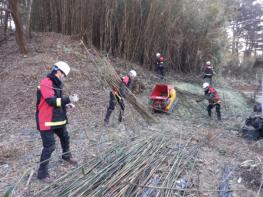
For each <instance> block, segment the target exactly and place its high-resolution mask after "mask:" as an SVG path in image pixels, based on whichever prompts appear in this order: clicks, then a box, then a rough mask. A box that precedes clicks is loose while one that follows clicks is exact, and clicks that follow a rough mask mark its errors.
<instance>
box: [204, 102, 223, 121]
mask: <svg viewBox="0 0 263 197" xmlns="http://www.w3.org/2000/svg"><path fill="white" fill-rule="evenodd" d="M214 107H215V108H216V114H217V119H218V120H221V111H220V108H221V106H220V104H219V103H216V104H209V105H208V106H207V112H208V116H209V117H212V109H213V108H214Z"/></svg>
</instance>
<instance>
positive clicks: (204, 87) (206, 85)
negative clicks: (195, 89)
mask: <svg viewBox="0 0 263 197" xmlns="http://www.w3.org/2000/svg"><path fill="white" fill-rule="evenodd" d="M208 87H209V83H207V82H205V83H203V89H204V90H206V89H207V88H208Z"/></svg>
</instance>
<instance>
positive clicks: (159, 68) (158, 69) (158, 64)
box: [156, 53, 164, 79]
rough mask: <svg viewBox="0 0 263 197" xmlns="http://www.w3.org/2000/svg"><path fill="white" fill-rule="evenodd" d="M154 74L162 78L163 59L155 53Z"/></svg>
mask: <svg viewBox="0 0 263 197" xmlns="http://www.w3.org/2000/svg"><path fill="white" fill-rule="evenodd" d="M156 72H157V73H158V74H160V75H161V79H163V78H164V57H163V56H162V55H161V54H160V53H156Z"/></svg>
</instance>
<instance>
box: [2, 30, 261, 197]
mask: <svg viewBox="0 0 263 197" xmlns="http://www.w3.org/2000/svg"><path fill="white" fill-rule="evenodd" d="M28 45H29V51H30V53H29V54H28V56H27V57H23V56H21V55H19V52H18V49H17V47H16V43H15V38H14V37H10V38H9V40H8V41H5V43H4V44H3V45H1V46H0V60H1V64H0V69H1V71H0V83H1V85H0V92H1V102H0V114H1V116H0V138H1V141H0V192H1V193H4V192H6V191H7V190H8V189H10V188H12V187H13V186H14V185H16V188H13V189H14V192H15V193H14V196H34V195H36V196H44V195H47V196H50V195H51V196H52V195H54V196H57V195H59V194H60V196H61V195H62V194H63V195H65V196H67V195H69V193H70V192H72V195H73V194H74V192H75V195H81V194H82V195H84V196H85V195H86V196H89V195H95V194H97V195H99V196H100V195H101V196H119V195H122V194H126V196H133V195H135V194H136V195H138V196H147V195H148V196H150V195H152V196H156V194H158V195H160V196H164V195H163V194H165V195H166V196H172V195H176V194H178V195H179V194H180V195H182V196H216V195H217V194H218V193H219V191H218V190H221V189H219V188H222V187H220V185H222V183H225V182H228V183H229V185H230V190H233V191H232V192H233V196H241V197H242V196H244V197H245V196H253V195H256V194H257V193H258V189H259V188H260V186H261V184H262V174H261V167H262V165H261V161H262V159H263V155H262V150H263V144H262V142H261V141H259V142H257V143H255V142H249V141H247V140H246V139H243V138H242V137H241V136H240V134H239V132H238V131H239V129H240V127H241V125H242V124H243V121H244V120H245V118H246V117H247V116H248V115H249V114H250V113H251V111H252V107H251V105H250V104H249V103H248V99H247V98H245V97H244V96H243V93H241V92H239V91H238V90H237V88H235V89H234V88H233V87H231V86H230V85H229V83H228V82H227V80H223V79H222V78H220V77H217V78H216V88H217V89H218V92H219V94H220V96H221V97H222V100H223V109H222V117H223V121H222V122H217V121H216V120H215V116H214V118H213V120H209V119H208V118H207V114H206V113H207V112H206V101H203V102H200V103H197V102H196V101H195V98H193V97H191V95H190V94H189V95H187V94H183V93H180V92H179V91H178V98H179V103H178V106H177V107H176V109H175V112H174V113H172V114H170V115H166V114H160V113H158V114H155V117H156V119H157V120H158V123H157V124H152V125H147V124H146V122H145V121H144V120H143V119H142V118H141V117H140V115H139V114H138V113H137V112H136V111H135V110H134V109H133V108H132V106H131V105H129V104H127V111H126V112H125V119H124V120H125V121H124V122H123V123H121V124H119V123H118V118H117V116H118V110H119V109H118V108H117V110H115V112H114V114H113V116H112V121H111V125H110V127H109V128H105V127H104V126H103V118H104V114H105V111H106V106H107V104H108V99H109V98H108V97H109V88H108V87H107V86H106V84H105V82H104V81H102V80H101V78H100V76H99V75H98V73H97V72H96V68H95V67H94V65H93V64H92V61H91V60H90V59H89V58H88V56H87V54H86V51H85V50H84V48H83V47H82V46H81V45H80V41H79V40H78V39H73V38H72V37H70V36H62V35H61V34H56V33H38V34H34V36H33V38H32V39H31V40H30V42H29V43H28ZM59 60H63V61H66V62H68V63H69V65H71V67H72V72H71V73H70V76H69V77H68V78H67V79H66V82H65V87H64V88H65V93H66V94H72V93H77V94H79V95H80V102H79V103H77V105H76V109H74V110H72V111H70V112H69V115H68V116H69V122H70V124H69V125H68V130H69V133H70V137H71V149H72V153H73V155H74V157H75V158H77V159H78V160H79V162H80V166H81V167H80V168H79V169H78V168H77V169H76V168H74V167H72V166H69V165H68V164H66V163H65V162H63V161H62V160H61V159H60V151H61V150H60V145H59V142H58V140H57V142H56V143H57V144H56V145H57V149H56V151H55V152H54V153H53V155H52V160H51V164H50V172H51V174H52V175H54V176H55V178H56V179H59V180H58V181H57V182H56V184H53V185H50V187H49V185H46V184H44V183H41V182H40V181H39V180H37V179H36V175H35V173H34V174H33V176H32V178H31V177H30V176H29V175H30V173H31V172H35V170H36V169H37V167H38V164H37V162H38V161H39V157H40V153H41V148H42V144H41V139H40V135H39V133H38V131H37V130H36V127H35V120H34V118H35V103H36V89H37V86H38V83H39V81H40V80H41V78H43V77H44V76H45V75H46V74H47V72H48V70H49V69H50V67H51V65H52V64H53V63H54V62H56V61H59ZM112 62H113V64H114V65H115V69H116V70H117V71H118V73H123V74H125V73H126V72H127V71H128V70H129V69H130V68H133V69H135V70H136V71H137V73H138V79H139V81H141V82H142V83H143V84H144V85H145V87H146V89H145V90H144V92H143V93H140V94H138V95H137V97H138V98H140V99H141V101H142V102H143V103H145V105H147V103H148V96H149V94H150V92H151V90H152V88H153V87H154V85H155V84H156V83H158V82H160V80H159V78H158V77H157V76H155V75H154V73H152V72H150V71H148V70H144V69H143V68H141V67H139V66H137V65H134V64H131V63H129V62H125V61H123V60H119V59H113V60H112ZM193 79H194V80H193ZM165 83H168V84H171V85H174V86H175V87H178V88H180V90H184V91H187V92H190V93H193V94H198V95H202V94H203V92H202V89H201V84H202V81H201V79H199V78H197V77H192V76H184V75H179V74H169V76H167V78H166V81H165ZM213 113H215V112H214V111H213ZM248 160H252V164H255V166H254V167H251V165H252V164H251V165H250V166H249V165H248V166H245V167H244V165H245V164H247V163H249V162H246V161H248ZM244 162H246V163H244ZM116 163H117V164H118V165H116ZM242 164H243V165H242ZM224 169H230V171H231V173H230V174H231V176H230V175H229V176H228V175H227V178H223V171H224ZM74 170H75V171H74ZM83 171H84V173H83ZM70 172H72V173H73V174H70ZM24 173H26V174H25V176H24V177H23V178H22V179H21V180H20V178H21V177H22V176H23V174H24ZM67 173H68V174H67ZM62 176H64V178H62ZM98 177H99V178H98ZM182 178H183V179H182ZM76 179H78V180H79V181H83V182H82V183H86V185H87V187H83V185H82V184H79V185H78V183H77V182H74V180H76ZM156 180H158V181H157V182H156ZM178 180H188V181H189V182H191V184H190V185H189V187H188V190H185V191H181V192H180V191H178V190H180V186H178V185H176V181H178ZM73 183H74V184H75V185H72V184H73ZM84 185H85V184H84ZM145 185H151V186H152V188H151V187H149V188H148V190H146V188H147V187H145ZM45 187H47V188H46V189H45ZM175 187H177V190H169V189H167V188H175ZM178 187H179V188H178ZM43 188H44V190H40V189H43ZM67 188H70V189H71V190H70V191H66V189H67ZM185 188H186V187H181V189H185ZM49 192H52V194H48V193H49ZM67 192H69V193H67ZM154 194H155V195H154ZM258 194H259V196H260V195H263V193H262V192H261V193H258ZM73 196H74V195H73Z"/></svg>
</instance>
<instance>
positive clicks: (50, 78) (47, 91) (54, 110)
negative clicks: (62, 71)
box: [36, 73, 70, 131]
mask: <svg viewBox="0 0 263 197" xmlns="http://www.w3.org/2000/svg"><path fill="white" fill-rule="evenodd" d="M68 103H70V100H69V97H63V93H62V82H61V81H60V80H59V79H58V78H57V77H56V76H55V75H53V74H52V73H50V74H48V75H47V77H46V78H44V79H43V80H42V81H41V82H40V86H39V87H38V90H37V106H36V122H37V129H38V130H40V131H47V130H50V129H55V128H60V127H63V126H65V125H66V124H67V116H66V104H68Z"/></svg>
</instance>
